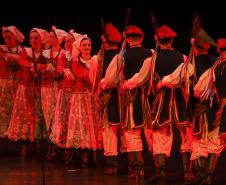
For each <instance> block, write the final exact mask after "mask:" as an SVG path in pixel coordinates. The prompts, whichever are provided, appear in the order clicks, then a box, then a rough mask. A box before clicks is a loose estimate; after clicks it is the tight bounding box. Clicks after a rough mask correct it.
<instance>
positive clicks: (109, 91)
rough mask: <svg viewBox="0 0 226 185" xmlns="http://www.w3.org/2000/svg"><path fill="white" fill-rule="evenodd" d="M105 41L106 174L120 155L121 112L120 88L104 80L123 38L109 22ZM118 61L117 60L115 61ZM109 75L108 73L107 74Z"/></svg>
mask: <svg viewBox="0 0 226 185" xmlns="http://www.w3.org/2000/svg"><path fill="white" fill-rule="evenodd" d="M102 40H103V43H104V45H105V52H104V62H103V66H102V68H103V69H102V76H101V78H102V82H101V89H102V90H103V91H102V92H101V94H100V97H99V100H100V109H99V111H100V113H101V115H100V119H101V120H100V122H101V126H102V127H103V130H102V137H103V148H104V156H105V159H106V167H107V168H106V170H105V172H104V173H105V174H112V173H113V168H114V160H115V157H116V156H117V155H118V136H117V130H118V126H119V125H120V113H119V93H118V91H119V89H118V87H117V86H115V87H109V86H108V87H107V85H108V84H106V83H105V81H104V76H105V74H106V71H107V68H108V66H109V64H110V62H111V60H112V59H113V57H114V56H115V55H116V54H118V53H119V49H118V43H119V42H120V41H121V40H122V36H121V34H120V33H119V31H118V30H117V29H116V28H115V27H114V26H113V25H112V24H111V23H108V24H107V25H106V26H105V35H104V36H102ZM115 62H117V61H115ZM106 75H107V74H106Z"/></svg>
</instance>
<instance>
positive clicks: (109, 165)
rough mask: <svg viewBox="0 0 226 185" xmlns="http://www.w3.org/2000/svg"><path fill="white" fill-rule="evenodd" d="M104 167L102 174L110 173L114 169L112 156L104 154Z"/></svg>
mask: <svg viewBox="0 0 226 185" xmlns="http://www.w3.org/2000/svg"><path fill="white" fill-rule="evenodd" d="M105 159H106V169H105V171H104V174H106V175H111V174H113V171H114V156H106V158H105Z"/></svg>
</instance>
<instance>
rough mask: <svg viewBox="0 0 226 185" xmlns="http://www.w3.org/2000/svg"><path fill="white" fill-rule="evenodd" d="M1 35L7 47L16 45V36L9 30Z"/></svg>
mask: <svg viewBox="0 0 226 185" xmlns="http://www.w3.org/2000/svg"><path fill="white" fill-rule="evenodd" d="M2 35H3V38H4V41H5V44H6V46H7V47H9V48H13V47H16V46H17V40H16V37H15V36H14V35H13V34H12V33H11V32H10V31H5V32H3V34H2Z"/></svg>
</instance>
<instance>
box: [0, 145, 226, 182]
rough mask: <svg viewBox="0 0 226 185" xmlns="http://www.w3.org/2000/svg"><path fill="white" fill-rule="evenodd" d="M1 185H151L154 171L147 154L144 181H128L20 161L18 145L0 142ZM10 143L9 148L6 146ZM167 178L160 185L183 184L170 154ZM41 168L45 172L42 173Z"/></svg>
mask: <svg viewBox="0 0 226 185" xmlns="http://www.w3.org/2000/svg"><path fill="white" fill-rule="evenodd" d="M0 144H1V145H0V146H1V149H0V185H43V184H44V183H43V179H44V178H45V180H44V181H45V185H72V184H78V185H125V184H128V185H137V184H139V185H143V184H145V185H146V184H150V183H148V182H147V179H148V178H149V177H150V175H151V170H152V169H153V161H152V160H151V159H150V158H149V155H148V154H147V153H144V158H145V178H144V179H143V180H142V179H140V180H135V179H128V178H127V175H126V174H114V175H112V176H107V175H103V168H102V167H92V168H79V167H76V166H74V165H70V166H68V165H65V164H63V163H54V162H45V163H44V165H45V166H44V167H43V166H42V164H43V163H42V161H41V160H40V158H38V157H37V156H35V155H30V156H29V157H28V158H21V157H20V156H19V152H18V148H19V147H18V145H16V144H12V143H9V142H3V143H2V142H0ZM9 144H10V146H9ZM167 162H168V163H167V174H168V178H167V181H166V182H165V183H161V184H162V185H182V184H183V179H182V175H183V174H182V168H181V163H180V162H181V159H180V157H179V158H178V156H177V155H173V156H172V158H170V159H169V160H168V161H167ZM43 169H44V171H45V173H44V174H43ZM214 184H216V185H226V152H225V151H224V152H223V153H222V156H221V157H220V159H219V165H218V166H217V169H216V174H215V183H214Z"/></svg>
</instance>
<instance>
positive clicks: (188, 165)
mask: <svg viewBox="0 0 226 185" xmlns="http://www.w3.org/2000/svg"><path fill="white" fill-rule="evenodd" d="M190 158H191V152H183V153H182V162H183V169H184V180H185V184H186V185H188V184H190V182H192V181H193V180H194V175H193V172H192V162H191V161H190Z"/></svg>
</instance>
